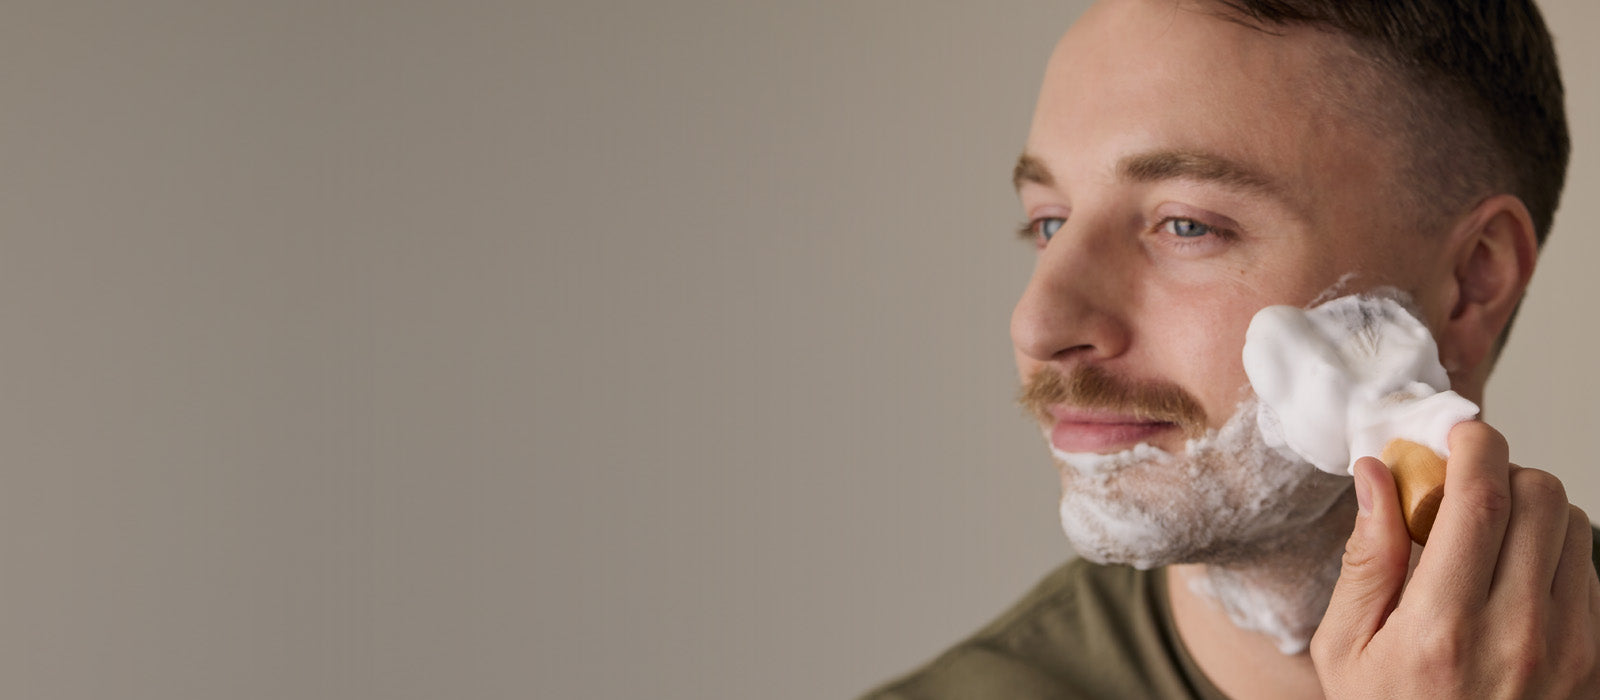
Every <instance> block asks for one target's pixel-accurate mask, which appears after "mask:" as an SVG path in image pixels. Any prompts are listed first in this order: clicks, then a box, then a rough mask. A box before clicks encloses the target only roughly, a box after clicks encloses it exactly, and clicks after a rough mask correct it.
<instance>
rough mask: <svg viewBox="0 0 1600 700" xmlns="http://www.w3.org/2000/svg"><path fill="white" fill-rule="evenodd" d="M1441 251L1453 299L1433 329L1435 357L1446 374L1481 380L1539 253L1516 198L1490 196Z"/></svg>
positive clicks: (1529, 219)
mask: <svg viewBox="0 0 1600 700" xmlns="http://www.w3.org/2000/svg"><path fill="white" fill-rule="evenodd" d="M1443 252H1444V254H1445V256H1446V257H1447V259H1449V260H1450V261H1451V262H1452V265H1453V268H1452V276H1451V277H1450V278H1449V279H1448V280H1446V284H1447V285H1448V286H1450V289H1449V292H1450V293H1451V294H1450V296H1451V297H1453V299H1454V302H1453V306H1452V308H1451V310H1450V316H1449V318H1448V319H1446V320H1445V323H1444V326H1443V327H1442V328H1440V329H1439V338H1438V340H1439V350H1440V354H1441V355H1442V357H1441V360H1442V361H1443V362H1444V364H1445V367H1446V368H1448V369H1449V370H1450V371H1451V374H1452V375H1455V374H1457V373H1464V374H1465V375H1466V376H1471V377H1473V378H1475V379H1477V380H1479V381H1483V380H1486V379H1487V378H1488V370H1489V365H1490V364H1491V363H1492V361H1493V359H1494V354H1495V350H1496V345H1497V342H1498V339H1499V338H1500V334H1501V332H1502V331H1504V330H1505V329H1506V326H1507V324H1509V323H1510V322H1511V316H1512V314H1513V313H1514V312H1515V311H1516V309H1517V304H1518V303H1519V302H1521V301H1522V294H1523V292H1524V291H1526V290H1527V288H1528V282H1529V281H1530V280H1531V279H1533V268H1534V265H1535V264H1536V263H1537V262H1538V256H1539V246H1538V239H1537V237H1536V236H1535V234H1534V228H1533V218H1532V217H1531V216H1529V215H1528V207H1527V206H1525V205H1524V204H1523V203H1522V200H1521V199H1518V198H1517V197H1514V196H1512V195H1509V194H1499V195H1495V196H1493V197H1490V198H1488V199H1486V200H1484V201H1483V202H1482V203H1481V204H1479V205H1478V206H1477V207H1476V208H1475V209H1473V210H1472V212H1471V213H1470V214H1468V215H1467V216H1466V217H1465V218H1463V219H1461V220H1460V222H1459V223H1458V224H1457V226H1456V227H1455V228H1454V229H1452V230H1451V232H1450V242H1449V244H1448V245H1447V246H1446V248H1445V250H1444V251H1443Z"/></svg>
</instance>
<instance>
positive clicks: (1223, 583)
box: [1167, 489, 1356, 700]
mask: <svg viewBox="0 0 1600 700" xmlns="http://www.w3.org/2000/svg"><path fill="white" fill-rule="evenodd" d="M1355 511H1356V507H1355V492H1354V490H1353V489H1352V490H1348V491H1346V492H1345V494H1344V495H1343V496H1342V497H1341V498H1340V499H1339V500H1338V501H1337V502H1336V503H1335V504H1334V505H1333V507H1332V508H1330V509H1329V510H1328V512H1327V514H1325V515H1324V516H1323V517H1322V518H1320V519H1319V520H1318V521H1317V522H1316V523H1315V524H1314V525H1312V526H1311V527H1308V528H1306V529H1303V530H1299V531H1296V532H1294V533H1292V535H1290V536H1286V537H1284V538H1283V539H1282V540H1280V541H1274V542H1269V543H1265V545H1264V546H1263V547H1261V548H1260V550H1258V551H1259V554H1258V555H1256V556H1252V557H1251V558H1248V559H1244V560H1234V561H1229V562H1227V563H1212V564H1179V565H1174V566H1172V567H1169V572H1170V575H1169V576H1168V577H1167V595H1168V596H1169V598H1170V599H1171V601H1172V614H1173V618H1174V621H1175V623H1176V625H1177V628H1178V635H1179V637H1181V638H1182V639H1183V643H1184V645H1185V647H1187V648H1188V650H1189V654H1190V655H1191V656H1192V657H1193V658H1194V660H1195V663H1197V664H1199V666H1200V668H1201V670H1203V671H1205V674H1206V676H1207V677H1208V678H1210V679H1211V682H1212V683H1214V684H1215V685H1216V686H1217V688H1218V689H1220V690H1221V691H1222V692H1224V693H1226V694H1227V695H1228V696H1229V697H1231V698H1235V699H1236V700H1250V699H1251V698H1320V697H1322V690H1321V687H1320V685H1319V684H1318V682H1317V674H1316V669H1314V668H1313V667H1312V665H1311V657H1310V655H1308V654H1306V653H1305V643H1306V642H1308V641H1309V640H1310V638H1311V633H1312V632H1314V631H1315V630H1316V627H1317V624H1318V623H1319V622H1320V621H1321V620H1322V614H1323V613H1324V612H1325V611H1326V610H1327V607H1328V598H1329V597H1330V596H1331V595H1332V594H1333V584H1334V582H1335V581H1337V580H1338V577H1339V564H1340V561H1341V557H1342V555H1343V553H1344V544H1345V540H1346V539H1347V538H1348V537H1349V536H1350V529H1351V527H1352V525H1353V523H1354V521H1355Z"/></svg>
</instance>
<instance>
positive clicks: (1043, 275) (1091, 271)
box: [1011, 222, 1134, 362]
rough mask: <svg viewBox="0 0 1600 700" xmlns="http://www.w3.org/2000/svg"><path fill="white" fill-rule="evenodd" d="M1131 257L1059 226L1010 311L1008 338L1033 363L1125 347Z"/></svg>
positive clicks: (1085, 357)
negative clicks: (1125, 313)
mask: <svg viewBox="0 0 1600 700" xmlns="http://www.w3.org/2000/svg"><path fill="white" fill-rule="evenodd" d="M1133 262H1134V261H1131V260H1128V259H1126V258H1125V256H1123V255H1119V254H1118V252H1117V251H1116V250H1114V244H1112V243H1110V242H1108V241H1106V240H1104V239H1103V238H1101V239H1098V240H1097V238H1096V236H1095V234H1094V233H1093V232H1092V231H1086V230H1081V229H1079V230H1074V229H1073V227H1072V226H1071V222H1069V223H1068V225H1067V226H1063V227H1062V228H1061V230H1060V231H1059V232H1057V234H1056V235H1055V237H1054V238H1052V239H1051V240H1050V243H1049V244H1047V245H1046V246H1045V247H1044V249H1043V250H1041V251H1039V260H1038V262H1037V264H1036V265H1035V266H1034V270H1033V277H1032V278H1031V279H1030V280H1028V286H1027V288H1026V289H1024V290H1023V292H1022V298H1021V299H1019V300H1018V301H1017V307H1016V309H1015V310H1013V311H1012V313H1011V342H1012V344H1014V345H1015V346H1016V348H1017V351H1018V352H1020V353H1022V354H1023V355H1026V356H1027V357H1029V358H1032V359H1034V360H1036V361H1039V362H1049V361H1055V360H1063V359H1067V358H1068V357H1074V356H1077V359H1079V360H1080V361H1089V360H1104V359H1109V358H1112V357H1116V356H1117V355H1120V354H1121V353H1122V352H1123V351H1124V350H1126V349H1127V344H1128V328H1127V326H1126V324H1125V322H1124V316H1123V313H1124V312H1125V309H1126V304H1127V302H1128V292H1129V291H1130V290H1128V289H1127V287H1126V285H1125V284H1123V283H1122V280H1123V279H1124V278H1125V277H1126V275H1127V274H1128V270H1126V269H1124V268H1125V267H1126V266H1127V265H1128V264H1130V263H1133Z"/></svg>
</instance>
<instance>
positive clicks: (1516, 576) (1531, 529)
mask: <svg viewBox="0 0 1600 700" xmlns="http://www.w3.org/2000/svg"><path fill="white" fill-rule="evenodd" d="M1510 482H1511V514H1512V517H1511V519H1510V521H1509V522H1508V523H1507V524H1506V534H1505V540H1504V542H1503V545H1502V547H1501V549H1500V561H1499V562H1498V563H1496V564H1495V574H1494V581H1493V583H1491V584H1490V585H1491V590H1493V591H1495V594H1497V595H1498V594H1499V592H1500V591H1501V590H1502V589H1504V591H1505V592H1506V593H1507V594H1508V595H1510V596H1511V597H1513V598H1528V597H1531V596H1540V597H1543V596H1548V595H1550V594H1551V589H1552V582H1553V581H1554V580H1555V577H1556V565H1557V564H1559V563H1561V560H1562V557H1563V552H1564V551H1565V549H1568V548H1567V547H1564V544H1566V543H1567V540H1568V539H1569V538H1570V535H1569V532H1568V530H1569V529H1570V528H1569V523H1568V520H1569V519H1570V518H1569V517H1568V512H1567V510H1568V508H1569V506H1568V504H1567V490H1566V488H1565V487H1563V486H1562V485H1561V480H1560V479H1557V478H1556V477H1555V476H1553V475H1551V474H1550V473H1548V472H1543V471H1540V470H1538V469H1521V468H1516V469H1514V470H1513V471H1512V472H1511V475H1510ZM1580 534H1582V533H1580ZM1585 540H1587V537H1585ZM1585 553H1587V550H1585Z"/></svg>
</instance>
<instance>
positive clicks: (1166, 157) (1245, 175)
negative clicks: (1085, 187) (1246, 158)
mask: <svg viewBox="0 0 1600 700" xmlns="http://www.w3.org/2000/svg"><path fill="white" fill-rule="evenodd" d="M1117 174H1118V175H1119V176H1120V177H1121V178H1122V179H1124V180H1128V181H1131V182H1158V181H1161V180H1199V181H1202V182H1214V183H1217V184H1220V185H1224V186H1227V187H1232V188H1234V189H1240V190H1253V191H1256V192H1261V193H1264V194H1270V195H1278V196H1281V195H1282V194H1283V192H1281V191H1280V188H1279V185H1278V183H1277V182H1276V181H1274V180H1273V179H1272V178H1270V177H1267V176H1266V175H1265V174H1263V173H1261V172H1260V171H1258V170H1256V169H1255V168H1252V167H1250V166H1248V165H1245V164H1243V163H1240V162H1238V161H1236V160H1232V159H1230V158H1225V157H1223V156H1219V155H1215V154H1212V153H1203V152H1198V151H1152V152H1150V153H1138V154H1134V155H1131V156H1128V157H1126V158H1123V159H1122V160H1121V161H1120V162H1119V163H1117Z"/></svg>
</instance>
